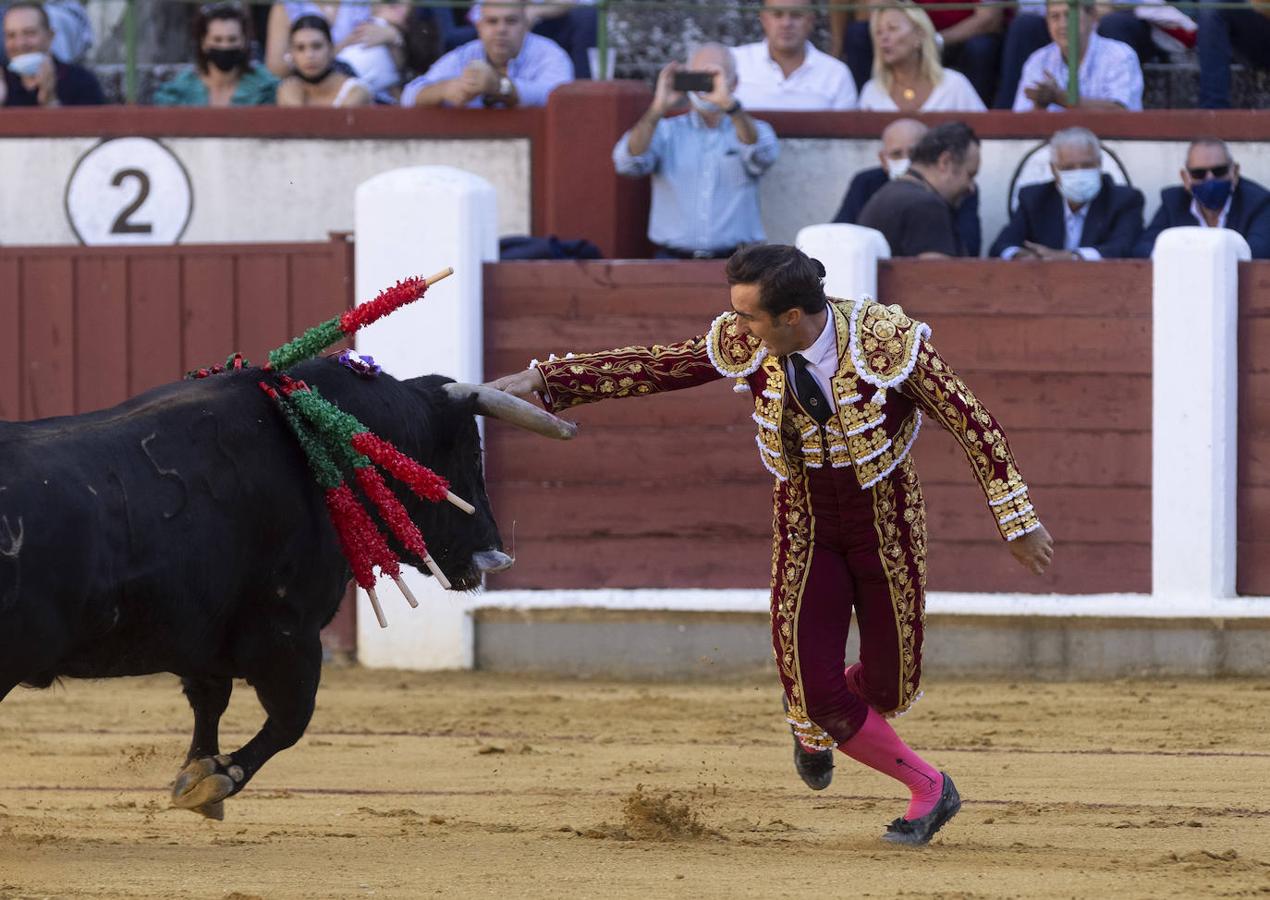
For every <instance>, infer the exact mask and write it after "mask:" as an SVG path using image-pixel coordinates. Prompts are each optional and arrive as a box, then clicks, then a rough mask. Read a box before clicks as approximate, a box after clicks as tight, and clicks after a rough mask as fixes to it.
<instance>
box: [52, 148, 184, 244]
mask: <svg viewBox="0 0 1270 900" xmlns="http://www.w3.org/2000/svg"><path fill="white" fill-rule="evenodd" d="M193 206H194V196H193V192H192V190H191V188H190V176H189V175H188V173H186V171H185V167H184V166H182V165H181V161H180V160H179V159H177V158H176V156H175V155H174V154H173V153H172V151H171V150H169V149H168V148H167V147H165V146H163V145H162V144H160V143H159V142H158V141H155V140H151V139H150V138H138V137H130V138H115V139H113V140H107V141H102V142H101V143H100V144H98V145H97V146H95V147H93V148H92V149H91V150H89V151H88V152H87V153H85V154H84V155H83V156H81V157H80V158H79V161H78V162H76V163H75V168H74V169H73V170H72V171H71V178H70V182H69V183H68V184H67V185H66V218H67V219H68V220H69V221H70V225H71V230H72V231H74V232H75V237H77V238H79V241H80V243H81V244H88V245H99V244H175V243H176V242H177V241H179V240H180V239H181V235H182V233H184V231H185V227H186V226H187V225H188V224H189V222H190V212H191V210H192V209H193Z"/></svg>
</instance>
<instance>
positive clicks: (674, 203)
mask: <svg viewBox="0 0 1270 900" xmlns="http://www.w3.org/2000/svg"><path fill="white" fill-rule="evenodd" d="M685 69H687V70H689V71H696V72H709V73H710V74H711V75H712V76H713V81H712V85H713V87H712V89H711V90H710V91H709V92H708V93H696V92H688V93H687V94H684V93H681V92H680V91H676V90H675V89H674V80H675V73H676V72H680V71H684V70H685ZM736 83H737V79H736V69H735V67H734V63H733V60H732V53H731V51H729V50H728V48H727V47H724V46H723V45H721V44H704V45H702V46H701V47H699V48H698V49H697V50H696V52H694V53H693V54H692V57H691V58H690V59H689V61H688V65H687V66H686V67H685V66H682V65H680V64H679V63H678V62H672V63H669V64H668V65H667V66H666V67H665V68H664V69H662V70H661V73H660V74H659V75H658V76H657V90H656V92H655V93H654V95H653V102H652V105H651V106H649V108H648V111H647V112H646V113H644V115H643V116H642V117H641V118H640V120H639V121H638V122H636V123H635V126H634V127H633V128H631V130H630V131H628V132H626V134H624V135H622V136H621V138H619V139H618V142H617V145H616V146H614V148H613V166H614V168H616V170H617V174H619V175H624V176H626V177H628V178H642V177H644V176H645V175H651V176H652V178H653V202H652V210H651V211H650V213H649V216H648V238H649V240H650V241H652V242H653V243H654V244H656V245H657V248H658V249H657V254H656V255H657V258H659V259H726V258H727V257H729V256H731V255H732V253H733V251H735V250H736V249H737V247H740V246H744V245H746V244H755V243H759V242H761V241H763V240H764V239H765V235H764V233H763V223H762V220H761V219H760V218H759V204H758V180H759V178H760V177H762V175H763V173H764V172H766V171H767V169H768V168H769V167H770V166H771V165H772V163H774V162H776V157H777V156H778V155H779V154H780V145H779V144H778V143H777V141H776V133H775V132H774V131H773V130H772V126H770V125H768V124H767V123H766V122H760V121H758V120H756V119H753V118H751V117H750V115H749V113H747V112H746V111H745V109H744V108H743V107H742V106H741V103H740V101H738V100H737V99H736V98H735V97H734V96H733V94H732V92H733V91H734V90H735V89H736ZM685 103H687V104H689V105H690V107H691V108H690V111H689V112H688V114H687V115H685V116H677V117H675V118H670V119H668V118H666V116H667V114H668V113H670V112H671V111H672V110H673V109H675V108H677V107H680V106H683V105H684V104H685Z"/></svg>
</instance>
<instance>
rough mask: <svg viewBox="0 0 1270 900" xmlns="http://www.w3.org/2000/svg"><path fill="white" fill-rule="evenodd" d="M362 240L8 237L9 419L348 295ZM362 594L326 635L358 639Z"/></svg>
mask: <svg viewBox="0 0 1270 900" xmlns="http://www.w3.org/2000/svg"><path fill="white" fill-rule="evenodd" d="M352 272H353V245H352V243H351V242H349V241H348V240H346V238H345V236H343V235H333V236H332V237H331V240H330V241H329V242H327V243H310V244H256V245H232V244H230V245H214V246H200V245H188V246H183V247H175V248H173V247H155V248H129V247H38V248H36V247H0V419H10V420H16V419H36V418H44V417H47V416H62V415H70V414H72V413H79V412H87V411H89V410H94V409H101V408H103V407H107V406H113V405H115V404H116V403H119V402H121V401H123V400H126V399H127V398H128V397H131V396H134V395H135V394H139V393H141V392H143V391H146V390H148V389H150V388H152V387H155V386H157V385H160V384H164V383H166V382H170V381H176V380H179V379H180V378H181V377H182V376H183V375H184V374H185V373H186V372H187V371H189V370H191V369H197V368H201V367H203V366H211V365H213V364H215V363H223V362H224V361H225V357H226V356H228V355H229V354H230V353H232V352H235V351H238V352H241V353H242V354H243V355H244V356H246V357H247V359H249V360H251V361H253V362H256V363H260V362H263V360H264V356H265V354H266V353H267V352H268V351H269V350H270V349H272V348H273V347H276V346H278V345H279V344H281V343H283V342H284V341H286V340H287V339H288V338H290V337H291V336H293V335H295V334H298V333H299V332H301V331H303V330H304V329H305V328H308V327H309V326H310V325H314V324H316V323H318V322H320V321H322V320H324V319H329V318H331V317H332V316H335V315H338V314H339V313H340V312H342V311H343V310H345V309H347V308H348V306H349V305H350V303H351V302H352V290H353V278H352ZM353 622H354V620H353V606H352V604H350V603H345V605H344V607H343V608H342V609H341V611H340V614H339V615H338V616H337V617H336V621H335V622H333V623H332V624H331V627H330V628H328V629H327V631H326V632H325V633H324V634H323V639H324V642H325V643H326V645H327V646H328V647H330V648H331V649H333V650H338V651H344V652H351V651H352V650H353V649H354V647H355V629H354V625H353Z"/></svg>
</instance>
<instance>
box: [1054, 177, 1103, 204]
mask: <svg viewBox="0 0 1270 900" xmlns="http://www.w3.org/2000/svg"><path fill="white" fill-rule="evenodd" d="M1100 190H1102V172H1101V171H1100V170H1099V169H1064V170H1062V171H1060V172H1059V173H1058V192H1059V193H1060V194H1062V195H1063V196H1064V197H1066V198H1067V199H1068V200H1070V201H1071V202H1072V203H1088V202H1089V201H1090V200H1092V199H1094V198H1095V197H1097V196H1098V192H1099V191H1100Z"/></svg>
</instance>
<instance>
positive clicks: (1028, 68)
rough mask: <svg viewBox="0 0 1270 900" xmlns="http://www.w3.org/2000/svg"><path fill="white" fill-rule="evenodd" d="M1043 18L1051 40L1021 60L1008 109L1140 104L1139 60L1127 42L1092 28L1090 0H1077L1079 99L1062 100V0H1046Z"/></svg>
mask: <svg viewBox="0 0 1270 900" xmlns="http://www.w3.org/2000/svg"><path fill="white" fill-rule="evenodd" d="M1045 22H1046V25H1048V26H1049V32H1050V37H1051V38H1053V40H1054V43H1052V44H1048V45H1046V46H1044V47H1042V48H1041V49H1040V50H1037V51H1036V52H1035V53H1033V54H1032V55H1031V56H1029V57H1028V58H1027V62H1025V63H1024V64H1023V74H1022V75H1021V76H1020V77H1019V87H1018V92H1017V93H1016V94H1015V95H1014V111H1015V112H1028V111H1030V110H1033V109H1036V110H1049V111H1050V112H1057V111H1059V110H1063V109H1097V110H1101V109H1106V110H1125V109H1131V110H1141V109H1142V65H1141V63H1139V62H1138V54H1137V53H1136V52H1135V51H1134V49H1133V48H1132V47H1130V46H1129V45H1128V44H1123V43H1121V42H1120V41H1113V40H1112V39H1110V38H1105V37H1102V36H1101V35H1099V34H1098V33H1097V32H1096V31H1094V26H1095V25H1097V24H1098V22H1097V19H1096V18H1095V17H1094V0H1080V25H1079V33H1080V52H1079V54H1078V55H1079V57H1080V66H1079V68H1078V69H1077V76H1076V77H1077V83H1078V85H1079V89H1080V100H1079V101H1078V102H1077V103H1075V104H1069V103H1068V101H1067V4H1066V3H1065V2H1064V0H1050V2H1049V3H1048V4H1047V6H1046V11H1045Z"/></svg>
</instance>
